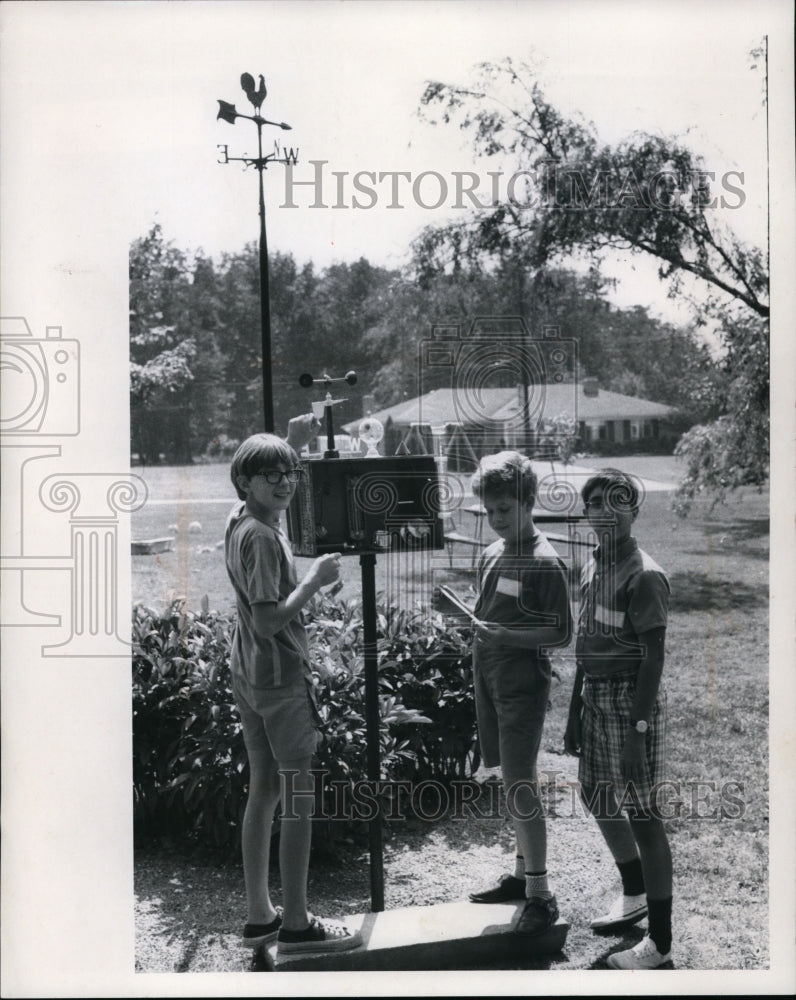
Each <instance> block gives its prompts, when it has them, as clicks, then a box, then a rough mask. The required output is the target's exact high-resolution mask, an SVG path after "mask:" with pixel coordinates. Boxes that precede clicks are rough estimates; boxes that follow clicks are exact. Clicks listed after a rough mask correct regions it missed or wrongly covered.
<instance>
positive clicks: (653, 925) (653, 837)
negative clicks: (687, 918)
mask: <svg viewBox="0 0 796 1000" xmlns="http://www.w3.org/2000/svg"><path fill="white" fill-rule="evenodd" d="M630 826H631V828H632V830H633V835H634V837H635V839H636V843H637V844H638V849H639V854H640V855H641V866H642V868H643V870H644V882H645V884H646V887H647V905H648V907H649V936H650V937H651V938H652V940H653V941H654V942H655V947H656V948H657V949H658V951H659V952H660V954H661V955H666V954H668V953H669V952H670V951H671V948H672V852H671V849H670V847H669V838H668V837H667V836H666V828H665V827H664V825H663V823H662V821H661V820H660V819H659V818H658V817H657V816H650V815H643V816H635V817H632V818H631V819H630Z"/></svg>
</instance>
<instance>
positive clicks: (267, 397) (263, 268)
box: [257, 116, 274, 434]
mask: <svg viewBox="0 0 796 1000" xmlns="http://www.w3.org/2000/svg"><path fill="white" fill-rule="evenodd" d="M257 148H258V152H259V156H258V157H257V172H258V174H259V176H260V343H261V348H262V378H263V424H264V426H265V430H266V431H267V432H268V433H269V434H273V431H274V389H273V378H272V373H273V358H272V357H271V292H270V287H269V283H268V243H267V242H266V239H265V191H264V189H263V170H265V161H264V160H263V122H262V119H261V118H259V116H258V118H257Z"/></svg>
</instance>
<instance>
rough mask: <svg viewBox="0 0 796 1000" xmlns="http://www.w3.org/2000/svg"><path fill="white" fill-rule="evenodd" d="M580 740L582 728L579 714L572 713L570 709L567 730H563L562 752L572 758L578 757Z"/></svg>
mask: <svg viewBox="0 0 796 1000" xmlns="http://www.w3.org/2000/svg"><path fill="white" fill-rule="evenodd" d="M582 739H583V727H582V724H581V721H580V712H573V711H572V710H571V709H570V712H569V717H568V718H567V728H566V729H565V730H564V752H565V753H568V754H570V755H571V756H572V757H580V749H581V745H582Z"/></svg>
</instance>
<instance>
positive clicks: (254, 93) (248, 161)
mask: <svg viewBox="0 0 796 1000" xmlns="http://www.w3.org/2000/svg"><path fill="white" fill-rule="evenodd" d="M259 79H260V84H259V86H257V87H256V86H255V84H254V77H253V76H252V75H251V73H243V74H241V78H240V85H241V87H242V88H243V92H244V93H245V94H246V97H247V98H248V99H249V102H250V103H251V105H252V107H253V108H254V114H253V115H244V114H242V113H241V112H240V111H238V110H237V108H236V107H235V105H234V104H230V102H229V101H221V100H220V101H219V102H218V114H217V115H216V119H219V118H220V119H221V120H222V121H225V122H228V123H229V124H230V125H234V124H235V122H236V121H237V120H238V118H245V119H247V120H248V121H251V122H254V124H255V125H256V126H257V156H230V155H229V146H227V145H219V146H218V147H217V148H218V150H219V152H220V157H219V160H218V162H219V163H232V162H233V161H238V162H239V163H243V165H244V169H245V168H247V167H255V168H256V169H257V173H258V174H259V181H260V331H261V340H262V382H263V419H264V424H265V430H266V431H268V432H273V430H274V396H273V385H272V376H271V368H272V359H271V307H270V291H269V285H268V245H267V243H266V238H265V193H264V191H263V170H265V169H267V167H268V164H269V163H284V164H295V163H296V162H297V160H298V149H295V150H294V149H293V148H292V147H291V148H290V149H286V148H284V147H282V148H280V146H279V143H277V142H275V143H274V151H273V153H269V154H268V155H267V156H263V126H264V125H273V126H274V127H275V128H280V129H282V130H283V131H286V132H289V131H290V126H289V125H288V124H286V123H285V122H274V121H269V120H268V119H267V118H263V117H262V115H261V114H260V108H261V107H262V104H263V101H264V100H265V98H266V96H267V94H268V89H267V87H266V86H265V77H264V76H263V75H262V74H260V76H259Z"/></svg>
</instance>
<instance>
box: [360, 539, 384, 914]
mask: <svg viewBox="0 0 796 1000" xmlns="http://www.w3.org/2000/svg"><path fill="white" fill-rule="evenodd" d="M359 565H360V567H361V571H362V638H363V640H364V641H363V646H364V649H363V653H364V661H365V729H366V739H367V764H368V781H369V782H371V783H372V784H373V787H374V788H377V786H378V782H379V780H380V779H381V760H380V747H379V725H380V720H379V657H378V634H377V611H376V553H375V552H361V553H360V554H359ZM376 803H377V805H376V815H375V816H374V817H373V819H371V821H370V823H369V829H368V841H369V847H370V908H371V910H372V911H373V912H374V913H381V912H382V910H383V909H384V860H383V851H382V839H381V826H382V823H381V800H380V797H379V795H378V792H377V794H376Z"/></svg>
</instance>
